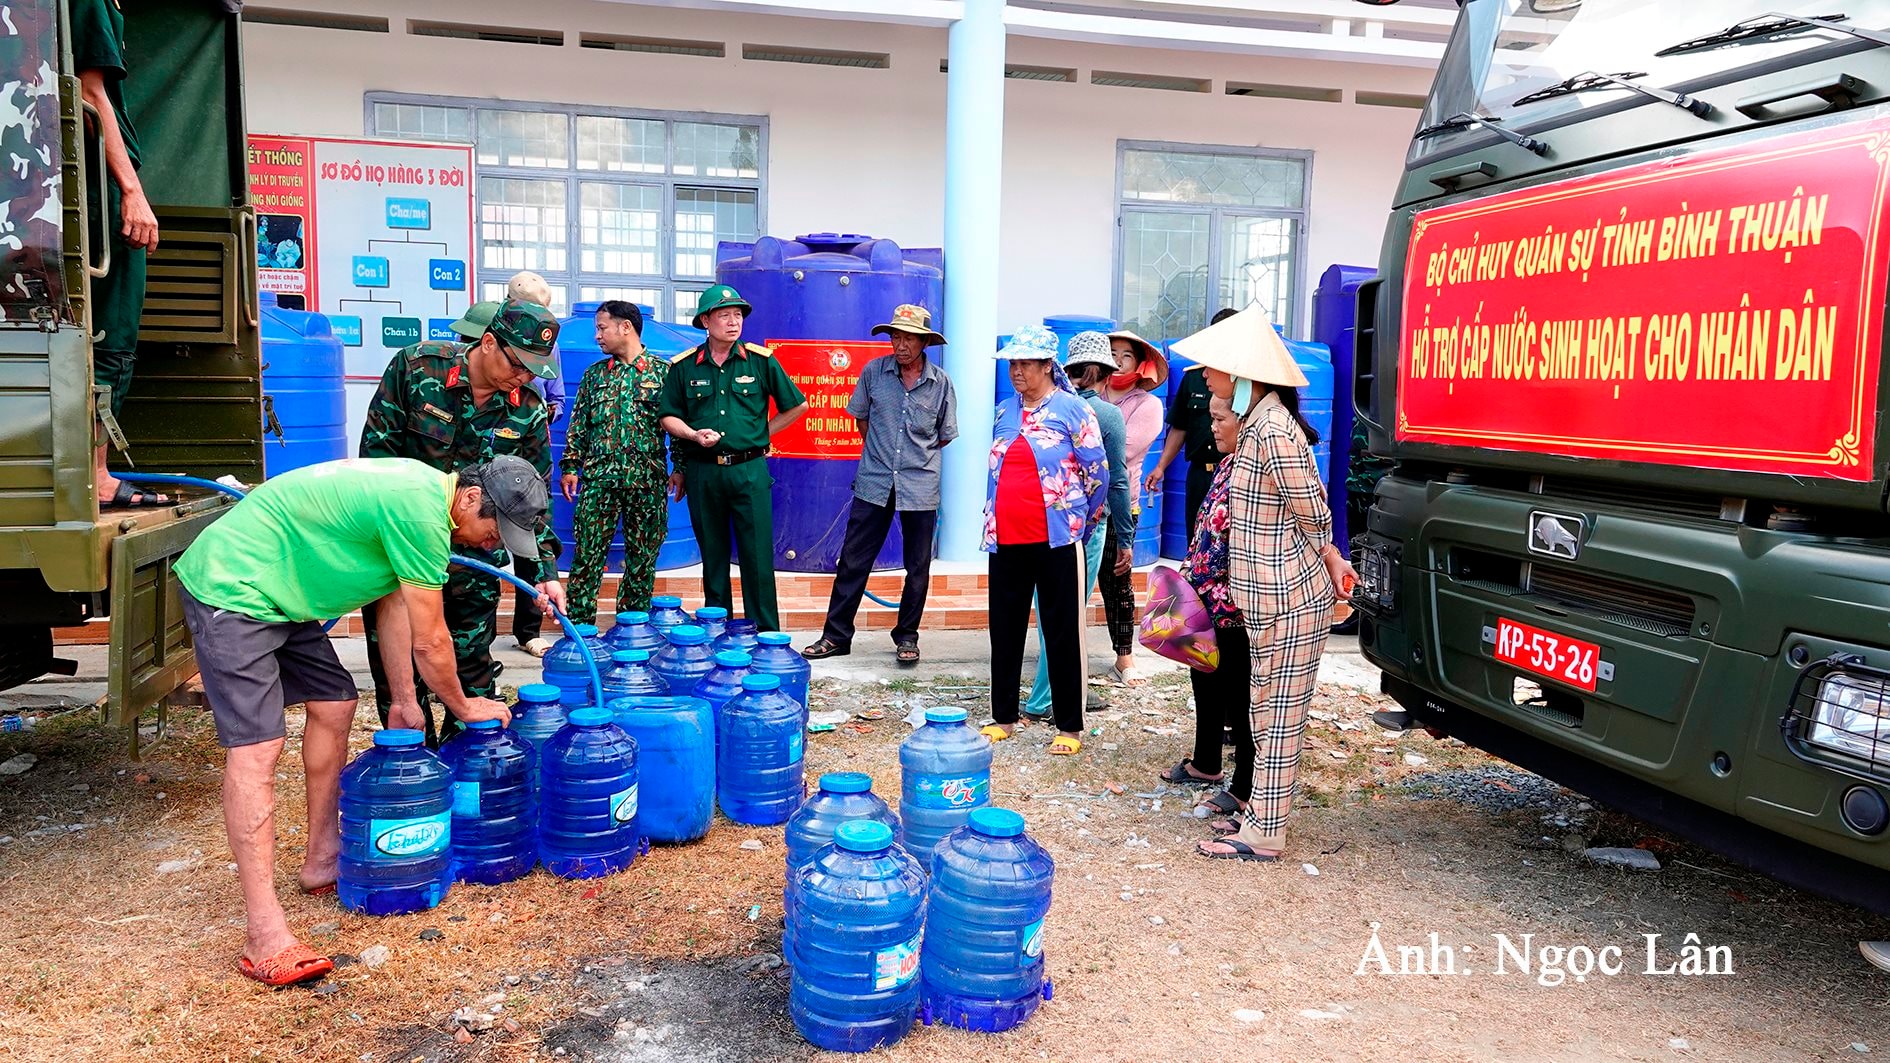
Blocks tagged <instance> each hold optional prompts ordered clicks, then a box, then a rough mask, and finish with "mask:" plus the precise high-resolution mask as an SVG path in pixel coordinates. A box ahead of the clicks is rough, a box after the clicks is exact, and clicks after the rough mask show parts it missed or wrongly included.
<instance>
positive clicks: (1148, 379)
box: [1070, 332, 1168, 683]
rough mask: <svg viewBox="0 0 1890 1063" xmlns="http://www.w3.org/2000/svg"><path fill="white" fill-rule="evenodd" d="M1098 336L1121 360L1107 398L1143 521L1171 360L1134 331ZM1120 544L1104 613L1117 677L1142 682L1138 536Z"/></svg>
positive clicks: (1134, 508)
mask: <svg viewBox="0 0 1890 1063" xmlns="http://www.w3.org/2000/svg"><path fill="white" fill-rule="evenodd" d="M1085 335H1095V334H1094V333H1086V334H1085ZM1077 338H1078V339H1080V338H1082V337H1080V336H1079V337H1077ZM1096 338H1097V339H1098V340H1104V339H1106V341H1107V342H1108V344H1109V352H1110V356H1111V357H1112V358H1114V359H1115V363H1116V371H1115V372H1114V373H1113V374H1111V375H1110V376H1109V378H1108V379H1107V381H1106V382H1105V383H1104V385H1103V387H1102V397H1103V398H1104V399H1106V400H1108V401H1109V402H1110V403H1111V404H1113V405H1114V406H1115V407H1116V409H1118V410H1120V411H1122V420H1123V423H1124V424H1125V425H1126V427H1127V436H1126V438H1125V447H1124V450H1125V454H1124V457H1125V458H1126V459H1127V465H1128V469H1129V485H1130V486H1129V493H1130V495H1131V497H1132V502H1131V506H1130V509H1131V512H1132V513H1133V514H1134V516H1135V519H1136V520H1137V521H1139V520H1140V519H1141V512H1142V502H1141V495H1142V465H1143V461H1144V459H1145V458H1147V457H1148V448H1149V445H1150V444H1152V443H1154V442H1155V437H1156V436H1158V435H1161V433H1162V400H1160V399H1158V398H1156V397H1155V395H1154V392H1155V390H1156V389H1158V388H1160V387H1161V386H1162V385H1163V384H1165V383H1167V382H1168V359H1167V358H1165V357H1163V356H1162V352H1161V351H1159V350H1156V349H1155V345H1154V344H1152V343H1150V342H1149V341H1147V340H1145V339H1143V338H1142V337H1140V336H1137V335H1136V334H1135V333H1133V332H1112V333H1110V334H1109V335H1108V336H1107V337H1102V336H1097V337H1096ZM1070 345H1071V350H1072V351H1074V349H1075V345H1076V340H1075V339H1072V340H1071V341H1070ZM1121 546H1122V547H1123V549H1122V551H1121V553H1120V554H1119V555H1117V556H1108V557H1105V559H1104V560H1105V561H1106V562H1107V563H1105V564H1104V565H1103V567H1102V572H1101V573H1100V578H1099V579H1098V581H1097V586H1098V587H1100V588H1102V600H1103V617H1104V619H1105V620H1107V621H1108V624H1109V641H1110V643H1111V644H1112V646H1113V648H1114V649H1115V651H1116V667H1115V672H1114V675H1113V677H1114V678H1115V679H1117V680H1119V681H1120V682H1123V683H1134V682H1138V681H1139V680H1140V677H1139V676H1137V675H1136V674H1135V656H1134V655H1135V582H1134V575H1133V573H1132V572H1131V571H1130V570H1131V568H1132V567H1133V566H1134V560H1133V558H1134V556H1135V541H1134V537H1133V536H1131V537H1130V540H1129V541H1128V542H1125V543H1122V544H1121Z"/></svg>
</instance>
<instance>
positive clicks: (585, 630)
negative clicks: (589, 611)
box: [577, 624, 597, 639]
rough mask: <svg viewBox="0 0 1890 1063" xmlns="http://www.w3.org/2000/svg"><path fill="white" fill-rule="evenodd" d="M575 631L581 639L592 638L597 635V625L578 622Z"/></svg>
mask: <svg viewBox="0 0 1890 1063" xmlns="http://www.w3.org/2000/svg"><path fill="white" fill-rule="evenodd" d="M577 633H578V637H579V638H581V639H594V638H596V637H597V625H596V624H579V625H578V626H577Z"/></svg>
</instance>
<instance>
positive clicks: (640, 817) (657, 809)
mask: <svg viewBox="0 0 1890 1063" xmlns="http://www.w3.org/2000/svg"><path fill="white" fill-rule="evenodd" d="M610 715H611V719H613V720H615V721H616V723H617V726H618V727H621V728H623V729H624V731H625V732H627V733H628V734H629V735H630V737H632V738H634V739H636V740H637V830H639V831H641V832H642V834H643V836H644V837H646V838H648V839H650V840H651V841H653V842H670V843H675V842H692V841H695V840H696V839H697V838H700V837H702V836H703V835H705V834H707V833H709V822H710V821H711V820H713V819H714V818H715V717H714V716H713V715H711V714H710V711H709V704H708V702H706V701H703V700H702V699H701V698H683V697H650V696H647V695H646V696H637V697H628V698H619V699H617V700H616V701H613V702H611V703H610Z"/></svg>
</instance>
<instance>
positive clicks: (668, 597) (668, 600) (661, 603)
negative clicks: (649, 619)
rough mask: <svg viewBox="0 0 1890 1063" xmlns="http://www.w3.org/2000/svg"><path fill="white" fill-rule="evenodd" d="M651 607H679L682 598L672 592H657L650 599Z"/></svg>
mask: <svg viewBox="0 0 1890 1063" xmlns="http://www.w3.org/2000/svg"><path fill="white" fill-rule="evenodd" d="M650 608H652V609H681V608H682V599H681V598H678V597H677V596H675V595H673V594H659V595H657V596H656V597H654V598H651V599H650Z"/></svg>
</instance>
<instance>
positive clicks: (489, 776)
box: [440, 720, 538, 886]
mask: <svg viewBox="0 0 1890 1063" xmlns="http://www.w3.org/2000/svg"><path fill="white" fill-rule="evenodd" d="M440 759H441V760H443V761H445V762H446V766H447V768H449V769H450V770H451V771H452V773H453V838H452V846H451V851H452V854H453V878H454V879H455V880H456V881H459V882H476V883H479V884H480V885H482V886H497V885H498V884H500V883H501V882H510V881H512V880H513V879H515V878H520V877H523V876H525V875H528V874H530V873H531V870H532V868H533V866H535V865H536V864H537V863H538V837H537V831H538V797H537V792H536V791H537V786H536V783H537V780H536V778H535V776H536V773H537V770H538V766H537V761H538V755H537V753H536V751H534V750H533V749H532V744H531V743H530V742H528V741H526V740H525V739H523V738H520V737H519V736H518V735H517V734H516V733H514V732H512V731H509V730H503V729H501V728H500V727H499V721H497V720H479V721H477V722H475V723H469V724H467V725H466V729H465V730H463V731H461V732H460V733H459V734H457V735H454V736H453V737H452V738H450V739H448V740H447V742H446V744H445V745H442V746H441V747H440Z"/></svg>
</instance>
